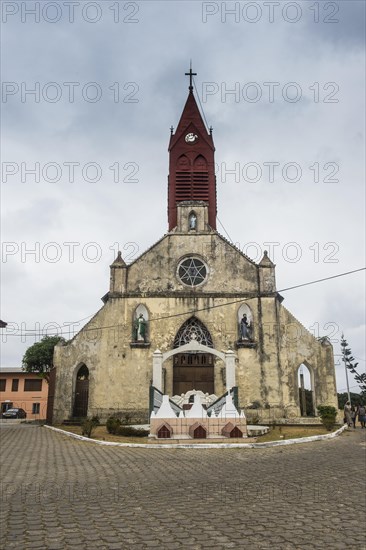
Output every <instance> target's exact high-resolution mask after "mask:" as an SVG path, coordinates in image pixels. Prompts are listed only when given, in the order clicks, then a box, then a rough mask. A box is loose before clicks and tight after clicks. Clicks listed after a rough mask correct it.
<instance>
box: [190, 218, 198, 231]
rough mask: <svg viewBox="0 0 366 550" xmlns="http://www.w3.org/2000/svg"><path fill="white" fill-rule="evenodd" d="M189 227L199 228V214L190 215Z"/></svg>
mask: <svg viewBox="0 0 366 550" xmlns="http://www.w3.org/2000/svg"><path fill="white" fill-rule="evenodd" d="M189 229H197V216H196V214H191V215H190V216H189Z"/></svg>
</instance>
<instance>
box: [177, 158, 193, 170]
mask: <svg viewBox="0 0 366 550" xmlns="http://www.w3.org/2000/svg"><path fill="white" fill-rule="evenodd" d="M190 168H191V161H190V160H189V158H188V157H187V156H186V155H181V156H180V157H179V158H178V160H177V170H182V171H185V170H190Z"/></svg>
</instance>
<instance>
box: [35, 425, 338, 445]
mask: <svg viewBox="0 0 366 550" xmlns="http://www.w3.org/2000/svg"><path fill="white" fill-rule="evenodd" d="M43 427H44V428H47V429H48V430H52V431H54V432H58V433H62V434H64V435H66V436H68V437H72V438H74V439H79V440H80V441H87V442H89V443H95V444H97V445H107V446H109V447H111V446H112V447H138V448H140V449H260V448H266V447H281V446H283V445H296V444H299V443H311V442H313V441H323V440H324V439H333V438H334V437H337V436H339V435H340V434H341V433H343V432H344V431H345V430H346V429H347V424H344V426H342V427H341V428H339V429H338V430H336V431H335V432H332V433H330V434H324V435H311V436H309V437H299V438H297V439H287V440H285V441H268V442H267V443H199V444H197V443H179V444H178V443H175V444H174V443H171V444H169V443H165V444H163V445H162V444H159V443H157V444H153V443H150V444H147V443H117V442H116V441H99V440H97V439H89V438H88V437H84V436H83V435H78V434H74V433H72V432H66V431H65V430H61V429H60V428H54V427H53V426H47V425H45V426H43Z"/></svg>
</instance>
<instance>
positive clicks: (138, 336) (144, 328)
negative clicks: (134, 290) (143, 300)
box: [132, 304, 149, 344]
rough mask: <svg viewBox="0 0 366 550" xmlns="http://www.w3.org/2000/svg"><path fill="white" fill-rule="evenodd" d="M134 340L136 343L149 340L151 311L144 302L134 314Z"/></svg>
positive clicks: (143, 342) (145, 342)
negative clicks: (149, 311)
mask: <svg viewBox="0 0 366 550" xmlns="http://www.w3.org/2000/svg"><path fill="white" fill-rule="evenodd" d="M132 341H133V342H134V343H135V344H147V343H148V342H149V313H148V311H147V309H146V307H145V306H144V305H143V304H139V305H138V306H137V308H136V309H135V311H134V314H133V320H132Z"/></svg>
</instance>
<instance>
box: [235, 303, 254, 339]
mask: <svg viewBox="0 0 366 550" xmlns="http://www.w3.org/2000/svg"><path fill="white" fill-rule="evenodd" d="M253 341H254V323H253V314H252V310H251V309H250V307H249V306H248V304H242V305H241V306H240V307H239V309H238V344H239V343H241V344H246V343H247V344H249V343H251V342H253Z"/></svg>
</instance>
